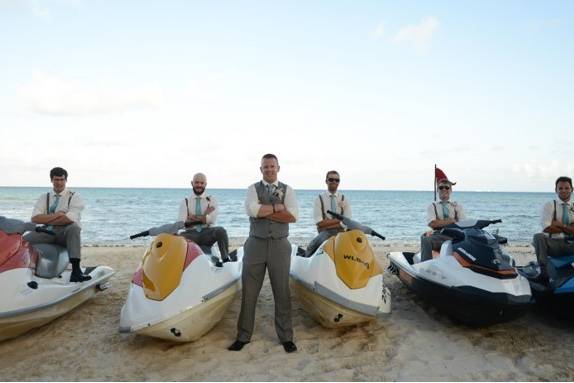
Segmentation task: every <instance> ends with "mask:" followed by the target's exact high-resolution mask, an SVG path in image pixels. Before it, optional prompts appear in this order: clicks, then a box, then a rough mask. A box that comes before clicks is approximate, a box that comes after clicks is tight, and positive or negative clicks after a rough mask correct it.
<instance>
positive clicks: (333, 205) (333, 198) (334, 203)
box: [331, 194, 338, 213]
mask: <svg viewBox="0 0 574 383" xmlns="http://www.w3.org/2000/svg"><path fill="white" fill-rule="evenodd" d="M331 211H332V212H334V213H338V211H337V197H336V196H335V195H334V194H331Z"/></svg>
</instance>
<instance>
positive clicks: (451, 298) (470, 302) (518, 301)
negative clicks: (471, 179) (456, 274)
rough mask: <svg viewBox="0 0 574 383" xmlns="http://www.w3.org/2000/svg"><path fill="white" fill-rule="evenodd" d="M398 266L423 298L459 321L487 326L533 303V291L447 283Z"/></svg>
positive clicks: (402, 277) (512, 316) (521, 312)
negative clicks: (522, 292)
mask: <svg viewBox="0 0 574 383" xmlns="http://www.w3.org/2000/svg"><path fill="white" fill-rule="evenodd" d="M391 264H392V265H393V266H394V267H396V268H397V269H398V277H399V279H400V280H401V281H402V282H403V283H404V284H405V285H406V286H407V287H408V288H409V289H411V290H412V291H414V292H415V293H416V294H417V295H419V296H420V297H421V298H423V299H424V300H426V301H427V302H429V303H431V304H432V305H433V306H435V307H437V308H438V309H439V310H440V311H442V312H444V313H445V314H447V315H448V316H450V317H451V318H453V319H454V320H455V321H458V322H460V323H463V324H466V325H470V326H483V325H490V324H494V323H499V322H505V321H510V320H512V319H516V318H518V317H520V316H522V315H524V314H525V313H526V311H527V310H528V309H529V308H530V306H531V303H532V297H531V295H519V296H515V295H512V294H507V293H496V292H490V291H485V290H482V289H479V288H476V287H473V286H445V285H442V284H439V283H436V282H433V281H430V280H427V279H426V278H422V277H420V276H416V275H414V274H412V273H409V272H408V271H406V270H404V269H403V268H402V267H401V265H400V264H399V263H398V262H394V261H393V260H392V259H391Z"/></svg>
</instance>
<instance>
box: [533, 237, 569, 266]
mask: <svg viewBox="0 0 574 383" xmlns="http://www.w3.org/2000/svg"><path fill="white" fill-rule="evenodd" d="M532 244H533V245H534V250H535V251H536V258H537V259H538V264H539V265H540V268H541V269H542V268H544V269H545V268H546V267H548V257H549V256H550V257H561V256H563V255H570V254H574V242H567V241H566V240H565V239H564V238H549V237H547V236H546V235H545V234H544V233H538V234H534V238H532ZM544 269H543V270H544Z"/></svg>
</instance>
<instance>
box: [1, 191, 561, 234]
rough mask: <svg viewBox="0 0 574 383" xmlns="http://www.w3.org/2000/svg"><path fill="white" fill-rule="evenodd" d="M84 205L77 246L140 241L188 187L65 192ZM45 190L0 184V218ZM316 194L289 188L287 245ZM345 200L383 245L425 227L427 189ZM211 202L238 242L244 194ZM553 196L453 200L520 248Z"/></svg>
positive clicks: (356, 194)
mask: <svg viewBox="0 0 574 383" xmlns="http://www.w3.org/2000/svg"><path fill="white" fill-rule="evenodd" d="M71 189H72V190H76V191H78V192H80V193H81V195H82V198H83V200H84V202H85V204H86V208H85V210H84V212H83V215H82V227H83V231H82V232H83V236H82V239H83V243H84V244H87V245H95V244H99V245H126V244H141V243H143V242H145V241H146V240H145V239H139V240H136V241H130V240H129V238H128V237H129V235H130V234H135V233H137V232H140V231H143V230H146V229H148V228H150V227H153V226H157V225H160V224H164V223H171V222H175V221H176V220H177V215H178V210H179V204H180V202H181V201H182V200H183V198H185V197H188V196H189V193H190V192H191V191H190V190H189V189H121V188H71ZM48 190H49V189H48V188H30V187H0V215H3V216H6V217H10V218H17V219H22V220H29V219H30V216H31V213H32V208H33V206H34V203H35V201H36V199H37V198H38V197H39V196H40V195H41V194H42V193H46V192H47V191H48ZM320 192H321V191H319V190H296V193H297V200H298V202H299V221H298V222H296V223H294V224H292V225H291V227H290V233H291V234H290V238H291V240H292V242H293V243H301V242H307V241H309V240H310V239H311V238H312V237H313V236H314V235H315V233H316V231H315V225H314V223H313V217H312V215H313V201H314V199H315V197H316V196H317V194H318V193H320ZM343 192H344V193H345V196H346V198H348V199H349V200H350V201H351V204H352V208H353V219H355V220H357V221H360V222H361V223H363V224H366V225H369V226H370V227H372V228H373V229H374V230H376V231H378V232H379V233H381V234H382V235H384V236H385V237H386V238H387V240H388V241H418V240H419V236H420V234H421V233H422V232H423V231H425V230H427V227H426V222H425V221H426V213H425V212H426V207H427V206H428V204H429V203H430V202H432V200H433V192H432V191H359V190H352V191H343ZM208 193H209V194H211V195H212V196H214V197H215V198H217V200H218V202H219V206H220V214H219V218H218V222H217V225H219V226H223V227H225V228H226V229H227V232H228V234H229V237H230V238H245V237H247V236H248V234H249V220H248V217H247V215H246V213H245V208H244V200H245V195H246V190H245V189H208ZM552 198H554V194H553V193H514V192H508V193H501V192H454V193H453V200H455V201H459V202H461V203H462V204H463V205H464V208H465V211H466V214H467V216H468V217H472V218H477V219H502V221H503V222H502V223H501V224H498V225H494V226H492V227H490V228H489V230H495V229H499V232H500V234H501V235H504V236H506V237H508V239H509V240H510V241H511V242H515V243H526V242H529V241H530V240H531V238H532V235H533V234H534V233H536V232H539V231H540V229H541V228H540V212H541V209H542V205H543V204H544V202H546V201H548V200H551V199H552Z"/></svg>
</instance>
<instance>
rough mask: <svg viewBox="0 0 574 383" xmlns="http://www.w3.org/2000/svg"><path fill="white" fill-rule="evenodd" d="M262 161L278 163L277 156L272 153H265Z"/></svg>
mask: <svg viewBox="0 0 574 383" xmlns="http://www.w3.org/2000/svg"><path fill="white" fill-rule="evenodd" d="M263 160H275V161H277V163H279V159H278V158H277V156H276V155H275V154H272V153H267V154H265V155H264V156H263V157H261V161H263Z"/></svg>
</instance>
